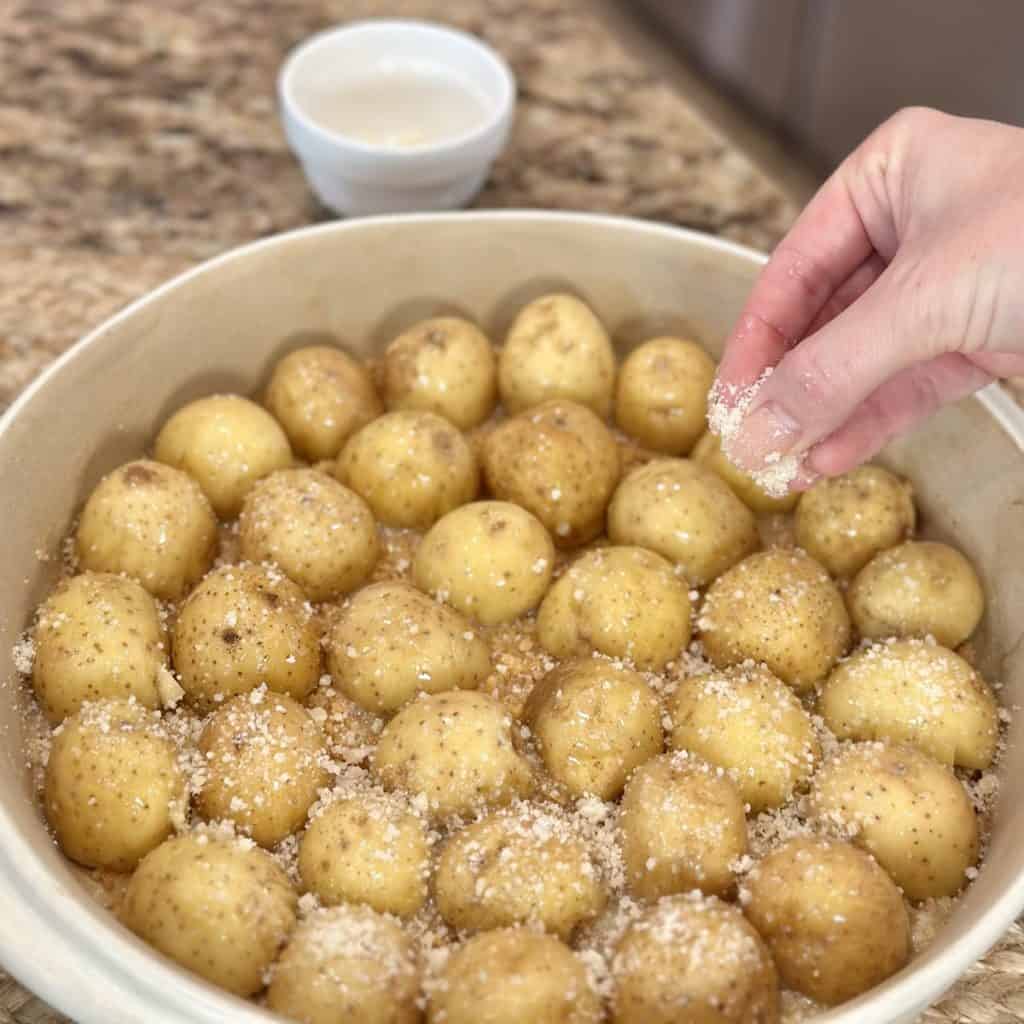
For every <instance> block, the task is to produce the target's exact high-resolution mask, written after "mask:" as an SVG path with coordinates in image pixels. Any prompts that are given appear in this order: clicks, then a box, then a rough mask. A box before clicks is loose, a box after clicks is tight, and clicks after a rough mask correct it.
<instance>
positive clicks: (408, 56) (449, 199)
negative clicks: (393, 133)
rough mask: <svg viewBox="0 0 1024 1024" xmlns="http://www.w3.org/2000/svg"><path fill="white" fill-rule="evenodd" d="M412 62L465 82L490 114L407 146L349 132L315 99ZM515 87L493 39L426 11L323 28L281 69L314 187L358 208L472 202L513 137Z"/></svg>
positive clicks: (284, 98)
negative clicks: (322, 119) (437, 20)
mask: <svg viewBox="0 0 1024 1024" xmlns="http://www.w3.org/2000/svg"><path fill="white" fill-rule="evenodd" d="M403 66H407V67H409V68H412V69H419V70H434V71H437V72H440V73H443V74H444V75H445V76H446V77H447V78H449V79H454V80H455V81H457V82H460V83H462V84H464V85H465V86H466V87H467V89H468V90H470V91H472V92H473V93H474V94H475V95H476V97H477V98H478V99H479V100H481V101H482V102H483V105H484V107H485V111H486V113H485V118H484V120H483V121H482V122H481V123H480V124H479V125H478V126H477V127H474V128H473V129H472V130H470V131H468V132H467V133H465V134H462V135H456V136H453V137H451V138H443V139H441V140H440V141H438V142H434V143H429V144H424V145H415V146H405V147H400V146H393V145H378V144H371V143H368V142H365V141H361V140H359V139H357V138H353V137H351V136H348V135H343V134H339V133H338V132H336V131H332V130H330V129H329V128H326V127H324V126H323V125H322V124H320V123H318V121H317V120H315V119H314V115H312V114H311V112H310V111H309V110H308V109H307V108H308V106H309V105H310V103H309V99H308V97H310V96H311V95H314V94H316V93H319V94H320V95H321V96H322V95H323V93H324V92H326V91H329V90H332V89H338V90H341V89H342V88H344V86H345V85H346V84H348V83H351V82H353V81H356V80H360V79H362V80H363V81H365V79H366V78H367V77H369V76H371V75H374V74H386V73H387V72H388V71H389V70H393V69H394V68H396V67H403ZM515 94H516V83H515V78H514V77H513V75H512V72H511V70H510V69H509V67H508V65H507V64H506V63H505V61H504V60H502V58H501V57H500V56H499V55H498V54H497V53H495V51H494V50H492V49H491V48H490V47H489V46H487V45H486V44H484V43H482V42H481V41H480V40H479V39H476V38H475V37H474V36H471V35H468V34H467V33H465V32H460V31H458V30H456V29H451V28H444V27H441V26H439V25H432V24H429V23H427V22H422V21H405V20H372V21H359V22H353V23H350V24H348V25H343V26H341V27H339V28H335V29H329V30H327V31H325V32H321V33H319V34H318V35H315V36H312V37H311V38H310V39H307V40H306V41H305V42H304V43H302V44H300V45H299V46H298V47H297V48H296V49H295V50H293V51H292V53H291V54H290V55H289V57H288V59H287V60H286V61H285V63H284V66H283V67H282V68H281V72H280V75H279V76H278V96H279V99H280V104H281V117H282V120H283V123H284V131H285V135H286V136H287V138H288V142H289V144H290V145H291V147H292V149H293V150H294V152H295V154H296V155H297V156H298V158H299V161H300V163H301V164H302V168H303V170H304V171H305V174H306V179H307V180H308V181H309V184H310V187H311V188H312V189H313V191H314V192H315V193H316V195H317V197H318V198H319V199H320V201H321V202H322V203H324V205H325V206H327V207H329V208H330V209H332V210H334V211H335V212H337V213H341V214H349V215H366V214H378V213H404V212H410V211H416V210H447V209H455V208H458V207H460V206H464V205H466V203H468V202H469V201H470V200H471V199H472V198H473V197H474V196H475V195H476V194H477V192H479V191H480V189H481V188H482V186H483V183H484V181H486V179H487V174H488V172H489V171H490V167H491V164H492V163H493V162H494V159H495V158H496V157H497V155H498V154H499V153H500V152H501V150H502V148H503V147H504V145H505V142H506V140H507V139H508V133H509V128H510V126H511V123H512V112H513V109H514V107H515Z"/></svg>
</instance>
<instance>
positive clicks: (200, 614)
mask: <svg viewBox="0 0 1024 1024" xmlns="http://www.w3.org/2000/svg"><path fill="white" fill-rule="evenodd" d="M173 655H174V667H175V668H176V669H177V670H178V673H179V677H180V681H181V685H182V687H183V688H184V690H185V694H186V697H187V699H188V701H189V703H191V704H192V705H194V706H195V707H197V708H199V709H200V710H203V711H209V710H211V709H212V708H214V707H216V706H217V705H218V704H219V703H221V702H222V701H224V700H227V699H228V698H229V697H233V696H235V695H236V694H239V693H248V692H249V691H250V690H254V689H255V688H256V687H257V686H260V685H261V684H262V683H266V684H267V686H269V687H270V689H271V690H275V691H276V692H278V693H286V694H289V695H290V696H292V697H295V698H296V700H302V699H303V698H304V697H306V695H307V694H308V693H309V692H310V690H312V689H313V687H314V686H315V685H316V683H317V680H318V679H319V678H320V637H319V634H318V632H317V628H316V624H315V622H314V620H313V615H312V608H310V606H309V605H308V604H306V603H305V601H304V600H303V595H302V591H300V590H299V588H298V587H297V586H296V585H295V584H294V583H292V582H291V580H289V579H287V578H286V577H284V576H282V575H280V574H279V573H277V572H275V571H274V570H271V569H265V568H261V567H259V566H255V565H225V566H222V567H221V568H219V569H214V570H213V572H211V573H209V575H207V576H206V578H205V579H204V580H203V581H202V583H200V584H199V586H198V587H196V588H195V590H193V591H192V593H191V594H189V596H188V599H187V600H186V601H185V603H184V604H183V605H182V606H181V610H180V612H179V614H178V620H177V622H176V623H175V624H174V636H173Z"/></svg>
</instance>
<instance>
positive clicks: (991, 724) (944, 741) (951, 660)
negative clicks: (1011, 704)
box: [819, 640, 999, 769]
mask: <svg viewBox="0 0 1024 1024" xmlns="http://www.w3.org/2000/svg"><path fill="white" fill-rule="evenodd" d="M819 708H820V710H821V714H822V717H824V719H825V723H826V724H827V725H828V727H829V728H830V729H831V730H832V731H833V732H834V733H835V734H836V736H838V737H839V738H840V739H851V740H889V741H890V742H893V743H909V744H911V746H914V747H917V748H918V749H919V750H923V751H924V752H925V753H926V754H930V755H931V756H932V757H934V758H935V759H936V760H938V761H941V762H942V763H943V764H946V765H954V764H955V765H959V766H960V767H962V768H972V769H982V768H987V767H988V766H989V765H990V764H991V763H992V758H993V757H995V752H996V744H997V743H998V741H999V717H998V708H997V706H996V700H995V697H994V696H993V694H992V690H991V689H990V688H989V686H988V684H987V683H986V682H985V681H984V680H983V679H982V678H981V676H979V675H978V673H977V672H976V671H975V670H974V669H973V668H971V666H970V665H968V664H967V662H966V661H964V659H963V658H961V657H960V656H959V655H957V654H954V653H953V652H952V651H949V650H947V649H946V648H945V647H940V646H939V645H938V644H934V643H928V642H926V641H924V640H891V641H888V642H887V643H883V644H876V645H875V646H873V647H866V648H861V649H860V650H858V651H855V652H854V653H853V654H851V655H850V657H849V658H847V659H846V660H845V661H843V662H842V663H841V664H840V665H838V666H837V668H836V670H835V671H834V672H833V673H832V675H831V676H829V678H828V680H827V681H826V683H825V685H824V687H823V688H822V691H821V695H820V698H819Z"/></svg>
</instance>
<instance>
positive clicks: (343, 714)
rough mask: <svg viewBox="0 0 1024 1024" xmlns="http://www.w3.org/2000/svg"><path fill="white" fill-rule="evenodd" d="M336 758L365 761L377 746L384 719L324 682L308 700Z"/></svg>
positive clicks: (355, 762)
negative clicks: (324, 684)
mask: <svg viewBox="0 0 1024 1024" xmlns="http://www.w3.org/2000/svg"><path fill="white" fill-rule="evenodd" d="M306 703H307V706H308V708H309V716H310V718H312V719H313V721H314V722H316V724H317V725H318V726H319V727H320V731H321V732H322V733H323V734H324V738H325V739H326V740H327V749H328V750H329V751H330V754H331V757H333V758H334V759H335V760H338V761H343V762H345V764H363V763H364V762H366V761H368V760H369V758H370V755H371V754H372V753H373V749H374V747H376V746H377V739H378V737H379V736H380V734H381V730H382V729H383V728H384V720H383V719H382V718H378V717H377V716H376V715H372V714H370V712H369V711H366V710H364V709H363V708H361V707H360V706H359V705H358V704H357V703H356V702H355V701H353V700H349V699H348V697H346V696H345V695H344V694H343V693H338V691H337V690H336V689H335V688H334V687H333V686H320V687H317V689H316V690H314V691H313V695H312V696H311V697H310V698H309V700H308V701H307V702H306Z"/></svg>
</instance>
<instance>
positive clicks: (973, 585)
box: [846, 541, 985, 647]
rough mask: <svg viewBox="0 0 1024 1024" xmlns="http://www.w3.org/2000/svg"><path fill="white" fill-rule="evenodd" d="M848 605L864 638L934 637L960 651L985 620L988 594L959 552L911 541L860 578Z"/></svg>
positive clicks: (876, 562) (873, 563) (886, 554)
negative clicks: (984, 613)
mask: <svg viewBox="0 0 1024 1024" xmlns="http://www.w3.org/2000/svg"><path fill="white" fill-rule="evenodd" d="M846 603H847V606H848V607H849V609H850V617H851V618H852V619H853V622H854V625H855V626H856V627H857V630H858V631H859V632H860V635H861V636H863V637H867V638H869V639H872V640H882V639H884V638H885V637H889V636H920V637H923V636H933V637H935V639H936V640H938V642H939V643H940V644H942V645H943V646H945V647H959V646H960V644H962V643H963V642H964V641H965V640H966V639H967V638H968V637H969V636H970V635H971V634H972V633H973V632H974V630H975V628H976V627H977V625H978V622H979V621H980V620H981V616H982V614H983V612H984V610H985V594H984V591H983V590H982V589H981V582H980V581H979V579H978V575H977V573H976V572H975V571H974V568H973V567H972V566H971V563H970V562H968V561H967V559H966V558H964V556H963V555H962V554H961V553H960V552H959V551H957V550H956V548H951V547H950V546H949V545H948V544H939V543H937V542H935V541H907V542H906V543H905V544H900V545H899V546H898V547H894V548H890V549H889V550H888V551H883V552H881V553H880V554H878V555H876V556H875V557H874V558H873V559H872V560H871V561H870V562H868V564H867V565H865V566H864V568H863V569H861V571H860V572H859V573H857V575H856V576H855V577H854V580H853V582H852V583H851V584H850V589H849V590H848V591H847V593H846Z"/></svg>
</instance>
